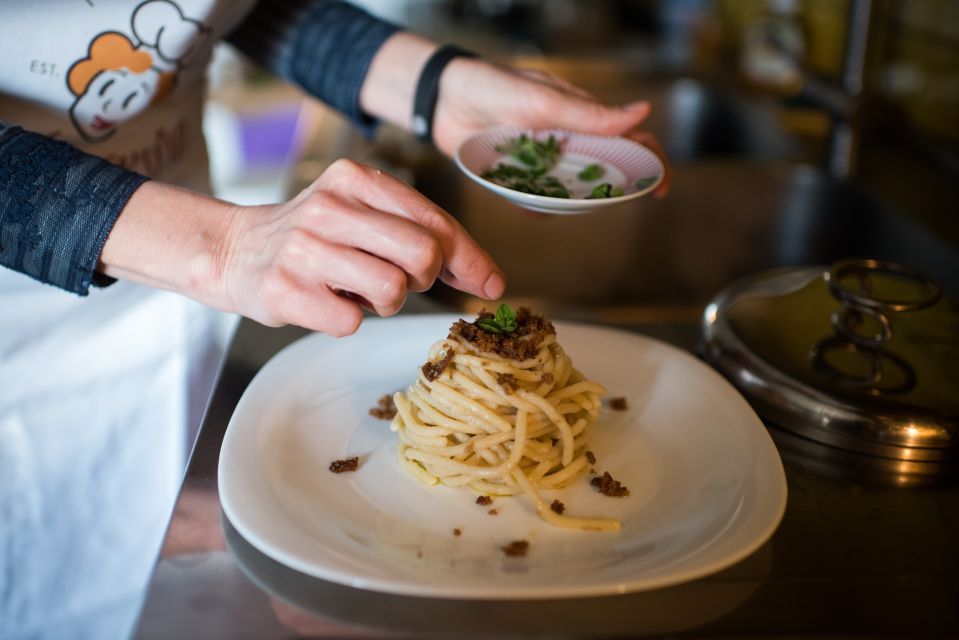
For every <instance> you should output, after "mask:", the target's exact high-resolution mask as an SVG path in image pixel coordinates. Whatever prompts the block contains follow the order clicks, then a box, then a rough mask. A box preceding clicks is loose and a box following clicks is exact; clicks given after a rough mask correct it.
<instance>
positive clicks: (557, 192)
mask: <svg viewBox="0 0 959 640" xmlns="http://www.w3.org/2000/svg"><path fill="white" fill-rule="evenodd" d="M496 150H497V151H499V152H500V153H508V154H509V155H510V156H511V157H512V158H513V159H514V160H516V161H517V162H519V163H520V165H521V166H520V165H514V164H506V163H503V162H500V163H499V164H497V165H496V166H495V167H493V168H491V169H488V170H487V171H484V172H483V178H484V179H486V180H489V181H490V182H495V183H496V184H498V185H500V186H501V187H506V188H507V189H512V190H513V191H521V192H523V193H531V194H533V195H536V196H549V197H551V198H569V191H567V190H566V187H564V186H563V183H562V182H560V181H559V180H557V179H556V178H554V177H553V176H548V175H546V172H547V171H549V170H550V169H552V168H553V167H554V166H556V163H557V162H558V161H559V156H560V154H561V153H562V151H563V149H562V147H561V146H560V143H559V141H558V140H557V139H556V137H555V136H552V135H551V136H549V138H547V139H545V140H537V139H535V138H533V137H531V136H528V135H526V134H525V133H524V134H521V135H520V136H518V137H516V138H513V139H511V140H509V141H508V142H506V143H504V144H501V145H497V147H496Z"/></svg>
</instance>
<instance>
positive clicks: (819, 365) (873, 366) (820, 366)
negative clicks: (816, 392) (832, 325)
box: [810, 336, 882, 389]
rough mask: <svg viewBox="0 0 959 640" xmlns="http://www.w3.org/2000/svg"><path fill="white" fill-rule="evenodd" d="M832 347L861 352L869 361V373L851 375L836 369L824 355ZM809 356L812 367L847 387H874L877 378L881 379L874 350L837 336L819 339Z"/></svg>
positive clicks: (880, 368) (880, 366) (879, 361)
mask: <svg viewBox="0 0 959 640" xmlns="http://www.w3.org/2000/svg"><path fill="white" fill-rule="evenodd" d="M834 349H843V350H845V351H848V352H850V353H852V352H855V353H859V354H861V355H862V356H863V357H864V358H865V359H866V361H867V362H868V363H869V373H868V374H867V375H865V376H851V375H849V374H847V373H843V372H842V371H840V370H839V369H837V368H836V367H835V365H833V364H832V363H831V362H829V361H828V360H827V359H826V355H825V354H826V353H827V352H829V351H832V350H834ZM810 357H811V359H812V365H813V368H814V369H815V370H816V371H818V372H819V373H820V374H822V375H824V376H826V377H827V378H831V379H832V380H835V381H836V382H839V383H841V384H843V385H845V386H847V387H852V388H854V389H863V388H865V389H872V388H875V386H876V384H877V383H878V382H879V380H880V379H882V361H881V360H880V359H879V356H878V355H877V353H876V352H875V351H873V350H872V349H866V348H863V347H860V346H859V345H857V344H854V343H851V342H847V341H846V340H844V339H843V338H840V337H838V336H834V337H832V338H826V339H825V340H821V341H820V342H819V343H818V344H817V345H816V346H814V347H813V348H812V353H811V354H810Z"/></svg>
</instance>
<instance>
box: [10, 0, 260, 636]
mask: <svg viewBox="0 0 959 640" xmlns="http://www.w3.org/2000/svg"><path fill="white" fill-rule="evenodd" d="M251 6H252V1H250V2H229V1H227V0H219V1H218V0H177V1H176V2H171V1H169V0H146V1H144V0H96V1H95V2H86V1H85V0H44V1H43V2H37V1H35V0H5V1H4V3H3V8H2V19H0V60H2V61H3V62H2V64H0V120H3V121H4V122H6V123H7V124H16V125H19V126H22V127H23V128H25V129H29V130H32V131H36V132H39V133H42V134H44V135H48V136H52V137H57V138H60V139H63V140H66V141H68V142H71V143H72V144H75V145H76V146H78V147H80V148H81V149H83V150H84V151H87V152H89V153H94V154H97V155H100V156H102V157H105V158H107V159H110V160H111V161H113V162H117V163H118V164H122V165H124V166H127V167H128V168H130V169H132V170H135V171H138V172H141V173H144V174H147V175H150V176H151V177H154V178H157V179H159V180H163V181H165V182H170V183H174V184H179V185H181V186H186V187H188V188H192V189H194V190H198V191H208V189H209V185H208V177H207V176H208V167H207V155H206V149H205V146H204V142H203V138H202V133H201V113H202V102H203V95H204V86H203V85H204V83H203V79H204V72H205V67H206V64H207V63H208V61H209V57H210V48H211V46H212V44H213V42H214V41H215V40H216V39H218V38H220V37H222V35H223V34H224V33H225V32H226V31H227V30H228V29H230V28H232V26H233V25H234V24H235V23H236V22H237V21H239V20H240V19H241V18H242V17H243V15H244V14H245V13H246V12H247V11H248V10H249V9H250V7H251ZM226 324H228V321H225V320H224V317H223V315H222V314H217V313H215V312H212V311H210V310H208V309H206V308H204V307H202V306H200V305H198V304H196V303H193V302H191V301H189V300H187V299H185V298H183V297H180V296H177V295H175V294H171V293H167V292H159V291H153V290H150V289H147V288H145V287H141V286H137V285H133V284H130V283H124V282H118V283H116V284H114V285H113V286H111V287H108V288H106V289H102V290H92V291H91V294H90V295H89V296H88V297H86V298H80V297H78V296H75V295H72V294H69V293H66V292H63V291H60V290H57V289H55V288H53V287H50V286H48V285H43V284H40V283H37V282H36V281H34V280H31V279H30V278H27V277H26V276H23V275H21V274H17V273H13V272H11V271H9V270H6V269H4V268H2V267H0V638H3V639H4V640H7V639H15V638H17V639H18V638H57V639H61V638H97V639H100V638H116V637H124V636H126V635H127V634H128V633H129V631H130V628H131V625H132V624H133V622H134V619H135V616H136V614H137V611H138V608H139V604H140V600H141V597H142V590H143V588H144V586H145V584H146V580H147V578H148V576H149V572H150V569H151V567H152V564H153V561H154V559H155V558H156V554H157V552H158V550H159V545H160V541H161V538H162V535H163V532H164V528H165V524H166V522H167V520H168V518H169V515H170V511H171V509H172V506H173V501H174V498H175V495H176V491H177V489H178V487H179V484H180V481H181V478H182V473H183V464H184V460H185V456H186V453H187V448H188V447H189V445H190V443H189V442H188V436H187V434H188V433H191V432H192V430H195V428H196V426H197V424H198V422H199V419H200V417H201V414H202V410H203V408H204V406H205V403H206V401H207V398H208V395H209V391H210V389H211V386H212V382H213V375H214V374H215V372H216V370H217V368H218V366H219V363H220V360H221V357H222V344H223V340H222V339H221V340H220V341H219V342H217V341H216V340H214V336H215V335H216V334H217V333H221V334H222V330H223V327H224V325H226ZM231 326H232V325H231Z"/></svg>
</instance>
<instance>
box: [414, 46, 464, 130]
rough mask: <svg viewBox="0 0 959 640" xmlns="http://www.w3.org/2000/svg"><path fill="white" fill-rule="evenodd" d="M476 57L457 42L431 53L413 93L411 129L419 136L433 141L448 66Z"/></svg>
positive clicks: (421, 70)
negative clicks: (436, 116)
mask: <svg viewBox="0 0 959 640" xmlns="http://www.w3.org/2000/svg"><path fill="white" fill-rule="evenodd" d="M475 57H476V54H475V53H473V52H472V51H468V50H466V49H463V48H462V47H460V46H458V45H455V44H444V45H442V46H440V47H438V48H437V49H436V50H435V51H433V53H432V54H431V55H430V57H429V59H428V60H427V61H426V63H425V64H424V65H423V68H422V69H420V74H419V77H418V78H417V80H416V88H415V90H414V93H413V118H412V121H411V130H412V131H413V133H414V134H415V135H416V137H417V138H419V139H420V140H423V141H425V142H433V127H434V117H435V113H436V107H437V104H438V103H439V100H440V89H441V82H442V78H443V75H444V73H445V72H446V70H447V68H448V67H449V66H450V65H451V64H452V63H453V62H455V61H457V60H460V59H470V58H475Z"/></svg>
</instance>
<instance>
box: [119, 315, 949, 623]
mask: <svg viewBox="0 0 959 640" xmlns="http://www.w3.org/2000/svg"><path fill="white" fill-rule="evenodd" d="M441 310H444V311H445V310H448V308H445V307H441V306H439V305H437V304H436V303H435V302H431V301H430V300H428V299H424V298H422V297H420V296H416V297H414V298H412V299H411V300H410V304H409V305H408V308H407V309H406V310H405V311H404V313H407V312H409V313H414V312H436V311H441ZM575 317H576V319H577V320H581V321H587V322H590V321H591V322H603V323H605V324H612V325H615V326H619V327H621V328H626V329H631V330H638V331H642V332H643V333H644V334H646V335H650V336H653V337H656V338H659V339H662V340H666V341H668V342H671V343H673V344H675V345H677V346H680V347H684V348H687V349H693V348H695V345H696V342H697V340H698V335H699V327H698V325H697V323H696V320H695V318H692V319H690V320H689V321H688V322H685V321H678V320H677V316H676V315H675V314H674V315H669V314H664V315H663V316H657V314H656V312H655V310H650V311H649V313H648V314H646V315H642V314H639V315H637V316H636V317H642V318H643V319H644V321H643V322H638V321H637V320H635V319H633V320H629V319H628V317H632V315H631V314H628V313H623V312H614V311H613V310H608V311H596V312H590V313H585V312H582V313H580V314H578V315H576V316H575ZM658 317H659V318H662V317H665V318H666V321H665V322H658V321H657V318H658ZM303 335H304V332H303V331H301V330H297V329H294V328H284V329H267V328H264V327H262V326H259V325H256V324H255V323H252V322H249V321H244V322H242V323H241V325H240V327H239V330H238V332H237V335H236V338H235V340H234V343H233V346H232V349H231V351H230V356H229V360H228V361H227V363H226V367H225V368H224V370H223V373H222V375H221V377H220V380H219V383H218V385H217V389H216V392H215V394H214V397H213V399H212V402H211V405H210V408H209V410H208V413H207V416H206V419H205V421H204V425H203V429H202V431H201V434H200V437H199V440H198V441H197V444H196V447H195V449H194V451H193V455H192V458H191V462H190V466H189V470H188V472H187V475H186V478H185V480H184V484H183V488H182V491H181V493H180V497H179V499H178V501H177V505H176V509H175V511H174V513H173V517H172V520H171V523H170V527H169V530H168V532H167V535H166V539H165V542H164V548H163V552H162V554H161V557H160V559H159V561H158V564H157V567H156V569H155V571H154V574H153V576H152V579H151V581H150V586H149V591H148V593H147V595H146V599H145V604H144V608H143V611H142V614H141V618H140V621H139V624H138V627H137V631H136V633H135V637H136V638H143V639H146V638H150V639H153V638H157V639H160V638H162V639H167V638H171V637H172V638H181V637H182V638H194V637H196V638H200V637H202V638H231V639H234V638H236V639H244V638H250V639H253V638H255V639H257V640H271V639H278V640H279V639H289V638H297V637H309V638H351V637H363V638H366V637H417V638H421V637H428V638H450V637H457V638H460V637H464V638H525V637H532V638H544V637H545V638H557V637H562V638H599V637H606V638H608V637H640V636H651V637H661V636H663V635H669V636H670V637H717V636H718V637H757V636H760V637H769V636H784V635H785V636H789V637H802V636H823V635H825V636H833V637H836V636H843V637H845V636H851V635H854V636H858V637H885V638H890V637H900V638H916V637H943V636H946V635H948V634H949V633H951V631H952V630H954V629H955V628H956V626H957V625H959V572H957V571H956V568H957V567H959V484H957V479H956V478H955V477H952V478H950V477H948V476H944V475H942V474H935V475H932V476H923V475H921V473H920V472H917V470H916V469H915V464H914V463H908V462H901V461H895V462H896V463H897V464H899V467H898V470H899V473H897V474H889V473H887V470H885V469H879V470H877V469H876V467H875V463H876V461H877V460H879V459H877V458H873V457H871V456H861V455H856V454H851V453H849V452H846V451H842V450H840V449H835V448H832V447H827V446H825V445H822V444H818V443H815V442H811V441H809V440H804V439H802V438H798V437H796V436H793V435H791V434H789V433H788V432H785V431H781V430H779V429H776V428H771V433H772V435H773V438H774V440H775V441H776V443H777V446H778V447H779V449H780V452H781V455H782V457H783V462H784V466H785V469H786V474H787V480H788V484H789V502H788V505H787V510H786V514H785V517H784V519H783V522H782V524H781V525H780V527H779V529H778V530H777V532H776V533H775V534H774V536H773V538H772V539H771V540H770V541H769V542H768V543H767V544H766V545H764V546H763V547H762V548H761V549H760V550H758V551H757V552H756V553H755V554H753V555H752V556H750V557H749V558H747V559H745V560H744V561H743V562H741V563H739V564H737V565H735V566H733V567H731V568H729V569H727V570H726V571H723V572H721V573H719V574H716V575H714V576H710V577H708V578H705V579H702V580H697V581H695V582H692V583H689V584H686V585H680V586H677V587H674V588H670V589H664V590H659V591H653V592H649V593H637V594H631V595H627V596H618V597H609V598H589V599H578V600H563V601H539V602H485V603H481V602H471V601H437V600H431V599H424V598H407V597H401V596H390V595H383V594H376V593H370V592H365V591H361V590H356V589H351V588H348V587H343V586H340V585H336V584H332V583H328V582H324V581H320V580H316V579H314V578H310V577H309V576H305V575H303V574H300V573H298V572H296V571H293V570H291V569H288V568H286V567H284V566H282V565H280V564H278V563H276V562H275V561H273V560H271V559H270V558H268V557H266V556H264V555H263V554H261V553H259V552H258V551H256V550H255V549H254V548H253V547H252V546H250V545H249V544H248V543H246V542H245V541H244V540H243V539H242V538H240V537H238V536H237V535H236V533H235V531H233V529H232V527H231V526H230V525H229V523H228V522H224V521H223V520H222V516H221V513H220V507H219V501H218V499H217V492H216V468H217V459H218V455H219V447H220V442H221V441H222V438H223V433H224V431H225V429H226V425H227V422H228V420H229V418H230V415H231V413H232V411H233V408H234V407H235V406H236V403H237V402H238V401H239V397H240V395H241V394H242V392H243V389H244V388H245V387H246V385H247V384H248V383H249V381H250V380H251V379H252V377H253V375H254V374H255V373H256V371H257V369H258V368H259V367H260V366H262V365H263V363H265V361H266V360H267V359H268V358H269V357H270V356H271V355H272V354H273V353H275V352H277V351H278V350H279V349H281V348H282V347H283V346H285V345H286V344H288V343H290V342H292V341H293V340H295V339H297V338H299V337H301V336H303ZM890 462H892V461H890Z"/></svg>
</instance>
